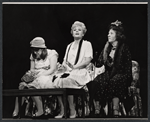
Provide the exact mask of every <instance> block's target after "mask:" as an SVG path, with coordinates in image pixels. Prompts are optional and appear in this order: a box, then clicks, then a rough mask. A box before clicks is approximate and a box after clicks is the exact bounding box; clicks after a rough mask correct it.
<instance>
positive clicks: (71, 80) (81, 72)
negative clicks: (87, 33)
mask: <svg viewBox="0 0 150 122" xmlns="http://www.w3.org/2000/svg"><path fill="white" fill-rule="evenodd" d="M70 45H71V47H70ZM73 45H74V42H73V43H71V44H69V45H68V46H67V49H66V54H65V57H64V60H66V57H67V53H68V60H67V61H68V62H70V63H71V64H72V65H73V64H74V62H75V59H76V54H77V50H78V48H76V49H73ZM69 47H70V50H69V52H68V48H69ZM84 57H91V58H93V49H92V45H91V43H90V42H89V41H83V43H82V46H81V50H80V55H79V60H78V62H77V64H78V63H81V62H82V60H83V58H84ZM67 70H69V68H68V67H67ZM91 79H92V77H91V75H90V72H89V71H88V70H87V69H86V68H82V69H74V70H72V71H71V72H70V75H69V76H68V77H66V78H60V77H59V78H56V79H55V80H54V86H55V88H82V87H83V86H84V85H86V84H87V83H88V82H90V81H91Z"/></svg>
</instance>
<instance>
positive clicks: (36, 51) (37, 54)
mask: <svg viewBox="0 0 150 122" xmlns="http://www.w3.org/2000/svg"><path fill="white" fill-rule="evenodd" d="M34 53H35V54H36V58H37V59H38V58H40V56H41V54H42V49H38V48H37V49H35V50H34Z"/></svg>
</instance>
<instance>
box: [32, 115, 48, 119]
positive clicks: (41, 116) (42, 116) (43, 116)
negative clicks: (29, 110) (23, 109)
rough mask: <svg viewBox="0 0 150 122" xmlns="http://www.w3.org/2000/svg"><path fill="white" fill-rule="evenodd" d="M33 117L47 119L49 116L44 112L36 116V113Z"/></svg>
mask: <svg viewBox="0 0 150 122" xmlns="http://www.w3.org/2000/svg"><path fill="white" fill-rule="evenodd" d="M32 118H33V119H47V117H46V116H45V115H44V114H42V115H40V116H36V114H34V116H33V117H32Z"/></svg>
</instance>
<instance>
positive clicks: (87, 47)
mask: <svg viewBox="0 0 150 122" xmlns="http://www.w3.org/2000/svg"><path fill="white" fill-rule="evenodd" d="M85 33H86V27H85V25H84V23H82V22H79V21H75V22H74V23H73V25H72V27H71V34H72V36H73V38H74V41H73V42H71V43H70V44H69V45H68V46H67V49H66V53H65V56H64V61H63V63H62V66H61V68H60V69H61V70H63V71H64V72H67V73H68V76H67V75H66V76H64V75H63V76H62V77H58V78H56V79H55V80H54V84H55V87H56V88H78V89H80V88H82V87H83V86H84V85H86V83H88V82H89V81H91V76H90V74H89V72H88V70H87V68H86V67H87V66H88V65H89V64H90V62H91V60H92V58H93V49H92V45H91V43H90V42H89V41H86V40H83V36H84V35H85ZM73 98H74V97H73V95H69V96H68V101H69V108H70V118H75V117H76V110H75V106H74V103H73V101H74V99H73ZM58 100H59V104H60V106H61V111H60V114H59V115H58V116H55V118H62V117H63V115H64V105H63V103H62V97H58Z"/></svg>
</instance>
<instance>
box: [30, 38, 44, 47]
mask: <svg viewBox="0 0 150 122" xmlns="http://www.w3.org/2000/svg"><path fill="white" fill-rule="evenodd" d="M30 44H31V47H36V48H46V45H45V40H44V39H43V38H42V37H35V38H34V39H33V40H32V41H31V42H30Z"/></svg>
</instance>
